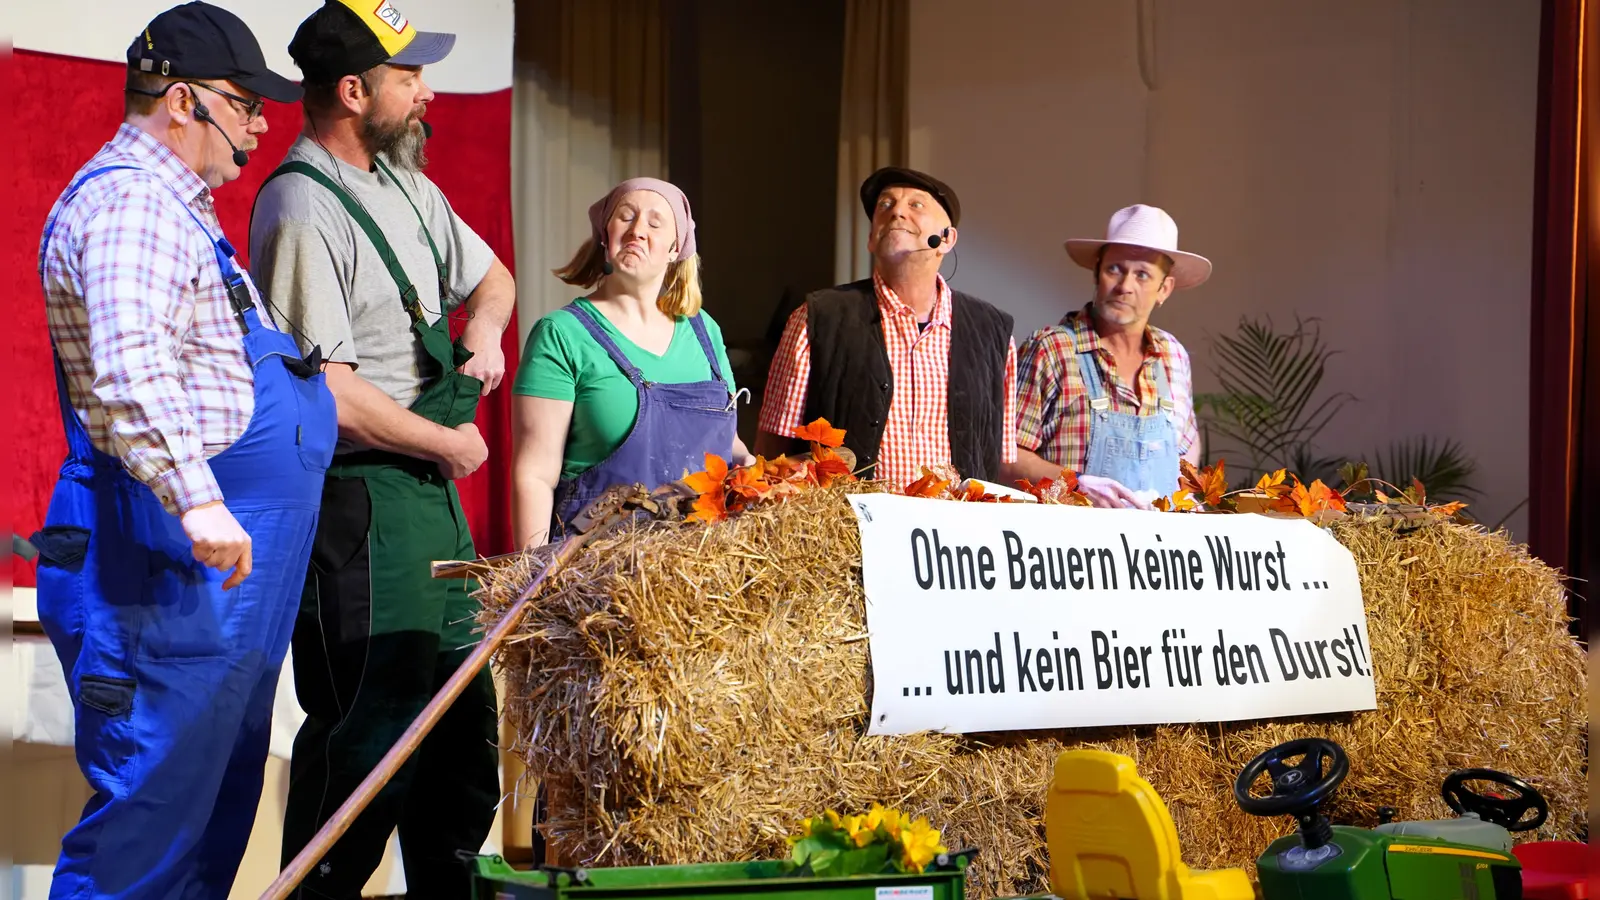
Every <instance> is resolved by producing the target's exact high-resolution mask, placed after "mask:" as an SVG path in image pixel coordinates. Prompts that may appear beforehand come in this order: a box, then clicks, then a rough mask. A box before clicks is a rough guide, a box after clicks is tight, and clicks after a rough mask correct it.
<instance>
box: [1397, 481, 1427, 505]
mask: <svg viewBox="0 0 1600 900" xmlns="http://www.w3.org/2000/svg"><path fill="white" fill-rule="evenodd" d="M1400 493H1402V494H1404V495H1405V498H1406V501H1407V502H1409V503H1412V504H1414V505H1416V506H1427V505H1428V489H1427V488H1425V487H1423V486H1422V482H1421V481H1419V480H1417V479H1416V478H1415V477H1413V478H1412V479H1411V487H1408V488H1406V489H1405V490H1403V491H1401V492H1400Z"/></svg>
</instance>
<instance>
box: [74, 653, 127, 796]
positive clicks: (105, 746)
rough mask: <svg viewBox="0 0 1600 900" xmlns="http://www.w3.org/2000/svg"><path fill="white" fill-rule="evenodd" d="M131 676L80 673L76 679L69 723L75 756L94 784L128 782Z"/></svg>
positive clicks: (123, 783) (121, 783) (90, 781)
mask: <svg viewBox="0 0 1600 900" xmlns="http://www.w3.org/2000/svg"><path fill="white" fill-rule="evenodd" d="M135 693H136V685H135V684H134V681H133V679H131V678H123V677H119V676H114V675H84V676H81V677H80V678H79V679H78V696H77V701H78V702H77V704H76V709H75V710H74V713H75V714H74V716H73V722H74V727H75V728H76V730H77V737H76V740H75V743H76V744H77V746H78V753H79V757H80V758H81V759H83V760H84V762H85V764H86V766H87V769H88V771H87V775H88V780H89V783H90V784H91V785H93V786H94V787H97V788H99V787H102V786H103V783H104V782H107V781H109V782H112V783H114V784H118V785H126V784H127V783H128V776H129V769H130V761H131V760H132V759H133V752H134V744H135V742H134V739H133V721H132V720H133V705H134V702H135V696H134V695H135Z"/></svg>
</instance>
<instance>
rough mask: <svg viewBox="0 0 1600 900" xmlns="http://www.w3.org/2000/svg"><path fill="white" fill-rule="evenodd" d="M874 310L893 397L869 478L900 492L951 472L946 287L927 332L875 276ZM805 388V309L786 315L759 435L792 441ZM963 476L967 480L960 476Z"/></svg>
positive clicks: (1008, 450) (1011, 444)
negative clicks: (928, 469)
mask: <svg viewBox="0 0 1600 900" xmlns="http://www.w3.org/2000/svg"><path fill="white" fill-rule="evenodd" d="M872 284H873V286H874V287H875V288H876V291H877V298H878V308H879V309H881V310H882V311H883V341H884V347H885V349H886V350H888V353H889V371H890V373H891V374H892V375H893V376H894V391H893V393H892V395H891V397H890V400H889V419H888V421H887V422H886V423H885V425H884V429H883V442H882V444H881V445H880V446H879V449H878V466H877V469H876V470H875V471H874V472H872V473H869V477H872V478H874V479H881V480H884V481H888V482H890V483H892V484H898V485H901V486H904V485H907V484H910V483H911V482H913V481H915V480H917V478H918V477H919V476H920V475H921V474H922V467H923V466H936V465H939V466H947V465H950V417H949V397H950V313H951V299H950V287H949V286H948V285H946V284H945V283H944V279H943V278H942V277H941V278H939V279H938V288H937V290H938V299H936V300H935V301H934V306H933V313H932V315H930V316H929V317H928V327H927V330H925V331H924V330H922V329H919V328H918V327H917V313H916V311H915V310H913V309H912V308H911V307H909V306H907V305H905V304H904V303H902V302H900V298H899V297H897V296H895V293H894V291H892V290H890V289H889V286H888V285H887V284H884V282H883V279H881V278H879V277H878V275H877V273H873V276H872ZM810 381H811V343H810V340H809V339H808V337H807V335H806V307H805V305H804V304H802V305H801V306H800V308H799V309H796V310H795V311H794V312H793V313H791V314H790V315H789V321H788V323H787V324H786V325H785V326H784V329H783V338H782V339H781V340H780V341H779V342H778V352H777V355H776V356H775V357H774V358H773V365H772V372H771V374H770V376H769V377H768V379H767V389H766V396H765V399H764V400H763V402H762V405H761V422H760V428H761V430H763V431H766V432H769V433H771V434H776V435H789V434H793V433H794V430H795V429H796V428H798V427H800V426H801V425H804V424H805V423H804V422H802V421H800V419H801V417H802V416H803V415H805V406H806V390H807V387H808V386H809V384H810ZM1016 393H1017V343H1016V341H1015V340H1012V341H1011V344H1010V346H1009V347H1008V348H1007V349H1006V385H1005V410H1004V411H1003V412H1002V414H1001V415H1002V419H1003V421H1004V423H1005V429H1004V433H1003V434H1002V435H1001V438H1000V458H1001V460H1002V461H1003V462H1008V463H1009V462H1016V460H1017V416H1016V402H1017V401H1016ZM962 474H963V475H965V474H966V473H962Z"/></svg>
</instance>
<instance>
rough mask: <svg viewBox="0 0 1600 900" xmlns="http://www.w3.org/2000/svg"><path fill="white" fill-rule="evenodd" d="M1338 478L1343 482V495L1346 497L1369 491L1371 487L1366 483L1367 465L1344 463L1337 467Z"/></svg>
mask: <svg viewBox="0 0 1600 900" xmlns="http://www.w3.org/2000/svg"><path fill="white" fill-rule="evenodd" d="M1339 477H1340V478H1341V479H1342V480H1343V481H1344V493H1345V496H1347V497H1348V496H1350V495H1351V494H1358V493H1361V492H1362V491H1366V490H1370V489H1371V485H1369V484H1368V483H1367V464H1366V463H1364V462H1363V463H1358V462H1347V463H1345V464H1344V465H1342V466H1340V467H1339ZM1380 502H1382V501H1380Z"/></svg>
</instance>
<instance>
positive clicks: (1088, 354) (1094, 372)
mask: <svg viewBox="0 0 1600 900" xmlns="http://www.w3.org/2000/svg"><path fill="white" fill-rule="evenodd" d="M1078 373H1079V374H1080V375H1081V376H1082V377H1083V390H1084V392H1085V393H1087V394H1088V395H1089V406H1090V407H1091V408H1093V409H1109V408H1110V407H1111V398H1110V397H1108V396H1106V390H1105V385H1102V384H1101V383H1100V367H1099V366H1098V365H1096V364H1095V359H1094V351H1093V350H1084V351H1082V352H1080V353H1079V354H1078Z"/></svg>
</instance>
